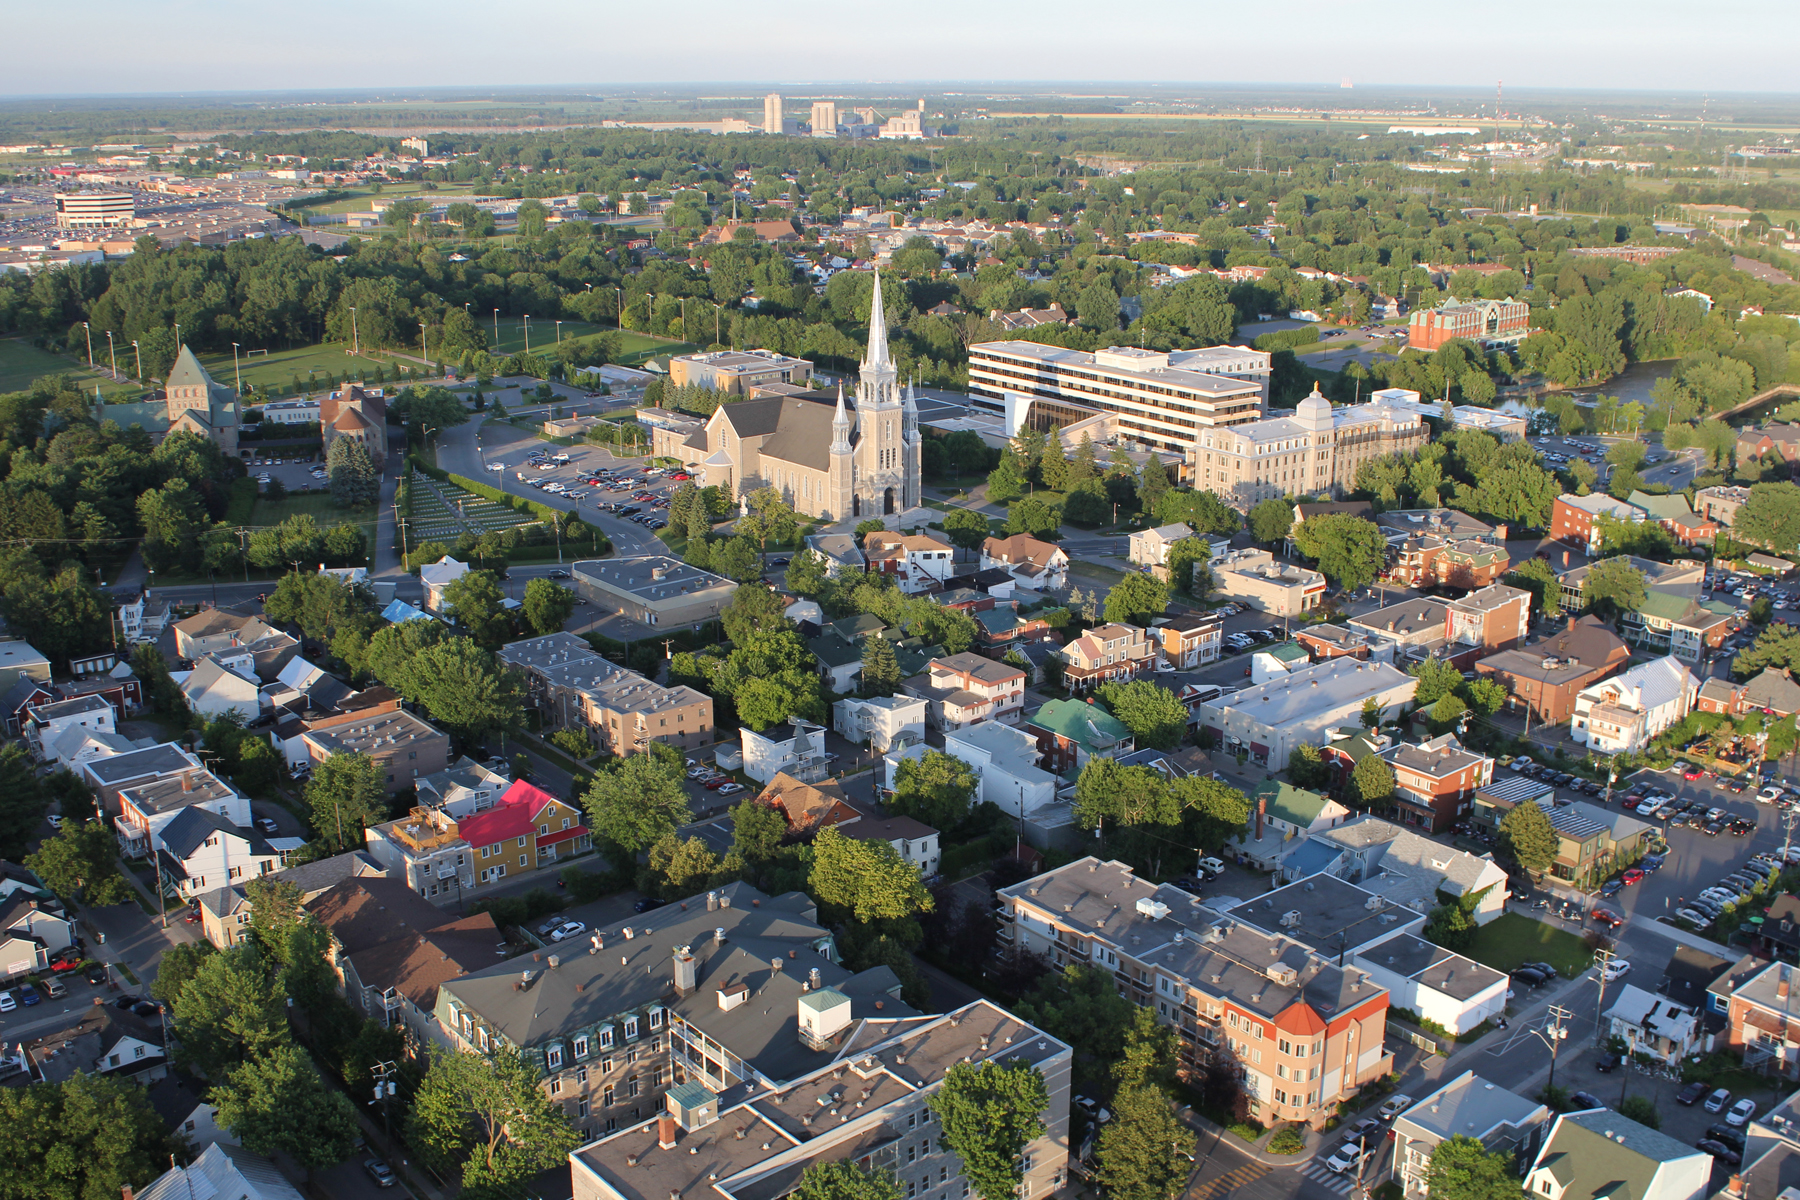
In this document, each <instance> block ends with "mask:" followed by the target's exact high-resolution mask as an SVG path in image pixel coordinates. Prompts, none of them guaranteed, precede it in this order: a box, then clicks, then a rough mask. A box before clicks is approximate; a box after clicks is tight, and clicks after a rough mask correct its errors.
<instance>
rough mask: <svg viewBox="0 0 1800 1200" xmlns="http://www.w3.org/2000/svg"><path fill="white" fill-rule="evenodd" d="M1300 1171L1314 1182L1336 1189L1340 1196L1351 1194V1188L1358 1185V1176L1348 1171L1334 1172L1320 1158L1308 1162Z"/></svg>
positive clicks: (1332, 1189)
mask: <svg viewBox="0 0 1800 1200" xmlns="http://www.w3.org/2000/svg"><path fill="white" fill-rule="evenodd" d="M1300 1173H1301V1174H1302V1175H1304V1176H1306V1177H1307V1178H1308V1179H1310V1180H1312V1181H1313V1182H1314V1183H1316V1184H1319V1185H1320V1186H1322V1187H1325V1188H1327V1189H1329V1190H1331V1191H1334V1192H1336V1193H1337V1194H1338V1195H1340V1196H1347V1195H1349V1194H1350V1191H1351V1189H1352V1188H1354V1187H1355V1186H1356V1176H1354V1175H1352V1174H1351V1173H1350V1172H1348V1171H1345V1172H1343V1173H1341V1174H1333V1173H1332V1172H1331V1171H1330V1170H1329V1169H1327V1168H1326V1166H1325V1164H1324V1163H1323V1162H1320V1161H1319V1160H1318V1159H1314V1160H1313V1161H1312V1162H1309V1163H1307V1164H1306V1165H1305V1166H1304V1167H1302V1168H1301V1169H1300Z"/></svg>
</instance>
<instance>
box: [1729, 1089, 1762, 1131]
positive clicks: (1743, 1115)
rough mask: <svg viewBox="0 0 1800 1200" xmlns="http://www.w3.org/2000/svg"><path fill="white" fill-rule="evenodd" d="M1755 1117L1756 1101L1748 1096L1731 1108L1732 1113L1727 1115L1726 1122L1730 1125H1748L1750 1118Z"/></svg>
mask: <svg viewBox="0 0 1800 1200" xmlns="http://www.w3.org/2000/svg"><path fill="white" fill-rule="evenodd" d="M1755 1115H1756V1101H1754V1100H1752V1099H1750V1098H1749V1097H1747V1096H1746V1097H1745V1098H1744V1099H1742V1100H1739V1101H1738V1102H1737V1103H1736V1104H1734V1105H1732V1106H1731V1111H1730V1112H1728V1113H1726V1114H1725V1121H1726V1123H1727V1124H1730V1125H1748V1124H1749V1123H1750V1118H1751V1117H1754V1116H1755Z"/></svg>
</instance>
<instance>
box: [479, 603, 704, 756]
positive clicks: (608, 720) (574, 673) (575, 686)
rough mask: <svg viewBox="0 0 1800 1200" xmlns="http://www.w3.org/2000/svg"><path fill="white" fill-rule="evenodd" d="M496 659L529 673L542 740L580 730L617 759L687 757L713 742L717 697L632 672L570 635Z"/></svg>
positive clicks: (529, 643) (523, 644)
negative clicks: (659, 747)
mask: <svg viewBox="0 0 1800 1200" xmlns="http://www.w3.org/2000/svg"><path fill="white" fill-rule="evenodd" d="M499 657H500V661H501V662H503V663H506V664H507V665H508V666H511V667H516V668H518V669H519V670H520V671H522V672H523V673H524V675H525V687H526V701H527V703H529V704H530V705H531V706H532V707H534V708H536V709H537V711H538V713H539V715H540V716H541V717H542V718H543V726H544V730H545V732H549V731H551V730H555V729H579V730H581V731H583V732H585V733H586V734H587V735H588V736H589V737H590V738H592V739H593V740H594V742H595V744H596V746H597V747H598V748H600V749H602V750H605V751H607V752H609V753H612V754H617V755H627V754H637V753H641V752H643V751H645V750H647V749H648V748H649V745H650V743H651V742H663V743H665V744H667V745H670V746H674V747H677V748H679V749H683V750H685V749H688V748H689V747H693V746H704V745H706V744H707V743H709V742H711V741H712V740H713V702H712V697H710V696H708V695H706V694H705V693H703V692H698V691H695V690H694V689H693V688H690V687H685V686H676V687H664V686H662V685H661V684H659V683H655V682H653V681H652V680H650V679H648V678H646V677H645V676H643V675H640V674H638V673H637V672H636V671H628V670H626V669H625V668H624V667H621V666H618V665H617V664H615V663H613V662H611V661H609V660H608V659H606V658H604V657H602V656H601V655H600V654H598V653H597V652H596V651H595V650H594V648H593V647H592V646H590V645H589V644H588V643H587V642H586V641H585V640H584V639H582V638H579V637H576V636H575V635H574V634H572V633H552V634H548V635H546V636H544V637H536V638H527V639H525V640H524V641H519V642H512V643H510V644H508V645H506V646H503V647H501V648H500V656H499Z"/></svg>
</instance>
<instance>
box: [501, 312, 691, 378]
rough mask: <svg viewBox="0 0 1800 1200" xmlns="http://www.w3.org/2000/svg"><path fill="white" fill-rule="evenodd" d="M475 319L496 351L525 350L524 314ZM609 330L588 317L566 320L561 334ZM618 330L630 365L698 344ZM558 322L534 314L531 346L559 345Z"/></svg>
mask: <svg viewBox="0 0 1800 1200" xmlns="http://www.w3.org/2000/svg"><path fill="white" fill-rule="evenodd" d="M476 323H477V324H479V325H480V326H481V328H482V329H484V330H486V331H487V335H488V346H489V348H490V349H491V350H492V352H493V353H494V354H496V355H505V354H520V353H523V352H524V350H525V342H526V330H525V318H524V317H507V316H502V317H499V318H498V319H497V320H496V318H495V317H494V316H493V314H492V313H490V314H489V315H488V316H487V318H486V319H485V320H484V319H482V318H480V317H477V318H476ZM605 332H609V330H608V328H607V327H606V326H604V325H590V324H588V323H587V322H586V321H570V320H566V319H565V320H564V321H563V323H562V338H563V340H564V341H568V340H569V339H571V338H582V337H588V336H590V335H592V334H596V333H605ZM618 334H619V361H620V362H622V363H624V364H625V365H627V366H635V365H637V364H638V363H641V362H643V361H644V360H645V359H647V358H655V357H657V356H659V355H663V354H691V353H693V352H694V351H695V350H697V349H698V348H699V347H697V346H695V345H694V344H692V343H691V342H678V341H675V340H673V339H672V338H659V337H653V336H651V335H650V334H647V333H637V332H634V331H633V330H630V329H621V330H619V331H618ZM556 337H557V329H556V322H555V321H554V320H552V319H548V318H545V317H533V318H531V337H530V341H531V349H532V350H534V351H536V352H538V353H540V354H541V353H543V352H544V351H546V350H551V349H554V348H555V346H556Z"/></svg>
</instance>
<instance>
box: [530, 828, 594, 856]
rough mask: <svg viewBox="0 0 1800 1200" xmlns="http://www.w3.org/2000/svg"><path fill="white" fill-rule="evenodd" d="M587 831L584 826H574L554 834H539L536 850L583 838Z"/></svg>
mask: <svg viewBox="0 0 1800 1200" xmlns="http://www.w3.org/2000/svg"><path fill="white" fill-rule="evenodd" d="M587 831H588V827H587V826H586V825H575V826H572V827H571V828H568V829H558V830H556V831H555V832H554V833H540V834H539V835H538V840H537V844H538V849H540V850H542V849H543V848H544V847H545V846H554V845H556V844H557V843H558V842H566V841H568V840H569V839H570V838H577V837H584V836H586V834H587Z"/></svg>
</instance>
